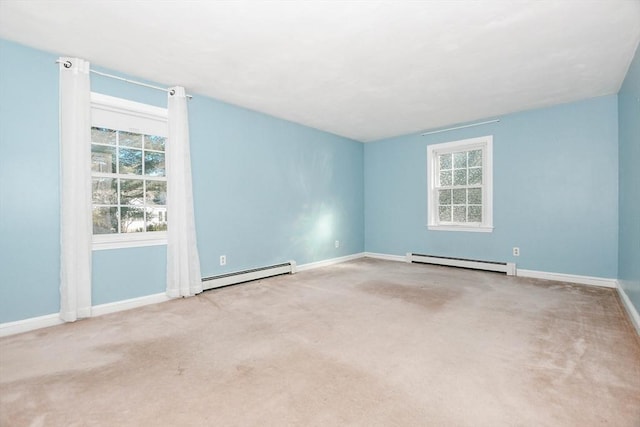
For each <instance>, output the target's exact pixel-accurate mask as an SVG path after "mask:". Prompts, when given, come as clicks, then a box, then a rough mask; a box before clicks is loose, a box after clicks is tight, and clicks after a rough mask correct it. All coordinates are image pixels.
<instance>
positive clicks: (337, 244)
mask: <svg viewBox="0 0 640 427" xmlns="http://www.w3.org/2000/svg"><path fill="white" fill-rule="evenodd" d="M335 246H336V248H339V247H340V240H336V243H335Z"/></svg>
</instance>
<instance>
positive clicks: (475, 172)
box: [469, 168, 482, 185]
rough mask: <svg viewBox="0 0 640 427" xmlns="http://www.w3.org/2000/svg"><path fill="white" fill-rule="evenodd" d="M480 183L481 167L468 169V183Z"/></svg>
mask: <svg viewBox="0 0 640 427" xmlns="http://www.w3.org/2000/svg"><path fill="white" fill-rule="evenodd" d="M471 184H482V168H470V169H469V185H471Z"/></svg>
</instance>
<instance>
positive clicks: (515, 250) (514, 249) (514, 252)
mask: <svg viewBox="0 0 640 427" xmlns="http://www.w3.org/2000/svg"><path fill="white" fill-rule="evenodd" d="M513 256H520V248H513Z"/></svg>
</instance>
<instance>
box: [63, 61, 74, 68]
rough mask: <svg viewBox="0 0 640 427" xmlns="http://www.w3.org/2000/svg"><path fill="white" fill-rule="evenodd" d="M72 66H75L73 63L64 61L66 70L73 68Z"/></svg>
mask: <svg viewBox="0 0 640 427" xmlns="http://www.w3.org/2000/svg"><path fill="white" fill-rule="evenodd" d="M72 65H73V64H72V63H71V61H64V62H63V63H62V66H63V67H64V68H71V66H72Z"/></svg>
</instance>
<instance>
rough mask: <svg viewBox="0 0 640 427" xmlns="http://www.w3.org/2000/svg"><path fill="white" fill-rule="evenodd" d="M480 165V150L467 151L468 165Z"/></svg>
mask: <svg viewBox="0 0 640 427" xmlns="http://www.w3.org/2000/svg"><path fill="white" fill-rule="evenodd" d="M472 166H482V150H473V151H469V167H472Z"/></svg>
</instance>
